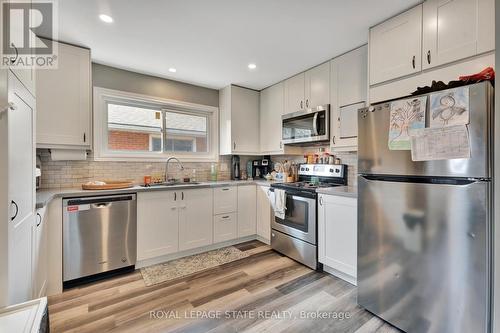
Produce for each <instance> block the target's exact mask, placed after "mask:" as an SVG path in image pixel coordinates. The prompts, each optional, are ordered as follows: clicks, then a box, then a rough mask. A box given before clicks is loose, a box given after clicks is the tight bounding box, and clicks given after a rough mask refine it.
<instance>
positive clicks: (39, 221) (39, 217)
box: [36, 213, 42, 227]
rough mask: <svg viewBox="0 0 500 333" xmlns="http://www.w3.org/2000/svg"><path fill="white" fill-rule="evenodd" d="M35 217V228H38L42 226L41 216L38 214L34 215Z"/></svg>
mask: <svg viewBox="0 0 500 333" xmlns="http://www.w3.org/2000/svg"><path fill="white" fill-rule="evenodd" d="M36 217H37V218H38V222H37V224H36V226H37V227H39V226H40V224H42V215H40V213H36Z"/></svg>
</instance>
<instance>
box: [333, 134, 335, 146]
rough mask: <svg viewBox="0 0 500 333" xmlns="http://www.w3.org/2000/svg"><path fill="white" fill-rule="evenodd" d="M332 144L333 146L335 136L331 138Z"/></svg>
mask: <svg viewBox="0 0 500 333" xmlns="http://www.w3.org/2000/svg"><path fill="white" fill-rule="evenodd" d="M332 144H335V135H334V136H333V137H332Z"/></svg>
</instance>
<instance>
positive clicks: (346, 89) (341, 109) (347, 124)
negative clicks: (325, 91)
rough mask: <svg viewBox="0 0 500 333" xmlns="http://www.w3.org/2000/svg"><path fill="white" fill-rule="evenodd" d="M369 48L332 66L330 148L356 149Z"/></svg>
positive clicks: (358, 49) (358, 51) (358, 50)
mask: <svg viewBox="0 0 500 333" xmlns="http://www.w3.org/2000/svg"><path fill="white" fill-rule="evenodd" d="M367 53H368V48H367V46H366V45H365V46H362V47H360V48H357V49H355V50H353V51H351V52H348V53H346V54H344V55H342V56H340V57H338V58H335V59H333V60H332V61H331V62H330V63H331V66H330V67H331V75H330V76H331V81H330V82H331V84H330V86H331V114H332V117H331V119H332V120H331V130H332V139H331V147H332V149H335V150H357V145H358V138H357V136H358V113H357V112H358V109H359V108H362V107H364V106H365V102H366V99H367V90H368V83H367V65H368V58H367V57H368V55H367Z"/></svg>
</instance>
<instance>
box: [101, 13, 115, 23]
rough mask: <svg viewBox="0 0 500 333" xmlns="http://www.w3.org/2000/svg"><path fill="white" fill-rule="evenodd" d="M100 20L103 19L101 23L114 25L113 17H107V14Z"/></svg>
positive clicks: (102, 15)
mask: <svg viewBox="0 0 500 333" xmlns="http://www.w3.org/2000/svg"><path fill="white" fill-rule="evenodd" d="M99 18H100V19H101V21H103V22H106V23H112V22H113V18H112V17H111V16H109V15H106V14H101V15H99Z"/></svg>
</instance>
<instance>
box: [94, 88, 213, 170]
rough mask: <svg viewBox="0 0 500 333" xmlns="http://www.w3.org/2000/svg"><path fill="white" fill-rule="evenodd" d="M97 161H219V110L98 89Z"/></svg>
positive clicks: (96, 112) (96, 93)
mask: <svg viewBox="0 0 500 333" xmlns="http://www.w3.org/2000/svg"><path fill="white" fill-rule="evenodd" d="M94 97H95V105H94V110H95V117H94V128H95V132H94V137H95V143H96V144H95V152H94V158H95V159H96V160H151V161H155V160H162V159H167V158H168V157H170V156H176V157H178V158H182V159H183V160H185V161H216V160H217V155H218V153H217V146H218V143H217V142H216V140H217V135H216V134H217V127H216V124H217V118H216V117H217V112H216V111H217V108H214V107H208V106H201V105H193V104H189V103H183V102H177V101H171V100H160V99H157V98H154V97H148V96H143V95H136V94H130V93H125V92H117V91H112V90H109V89H103V88H95V91H94Z"/></svg>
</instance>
